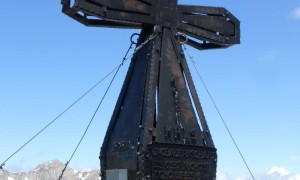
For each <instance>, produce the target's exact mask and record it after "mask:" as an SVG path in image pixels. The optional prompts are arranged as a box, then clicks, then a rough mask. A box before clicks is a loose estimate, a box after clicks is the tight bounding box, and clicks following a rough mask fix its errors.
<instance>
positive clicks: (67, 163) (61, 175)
mask: <svg viewBox="0 0 300 180" xmlns="http://www.w3.org/2000/svg"><path fill="white" fill-rule="evenodd" d="M134 35H135V34H134ZM153 38H154V36H150V37H149V38H148V39H147V40H146V41H145V42H144V43H142V44H141V45H140V46H138V47H137V48H136V49H135V50H134V53H136V52H137V51H138V50H140V49H141V48H142V47H143V46H144V45H145V44H147V43H148V42H149V41H150V40H151V39H153ZM133 44H135V43H134V42H133V41H131V44H130V47H129V48H128V50H127V52H126V54H125V56H124V58H123V61H122V63H121V64H120V65H119V67H118V68H117V71H116V72H115V74H114V76H113V78H112V80H111V81H110V83H109V85H108V87H107V89H106V91H105V93H104V95H103V97H102V99H101V101H100V103H99V104H98V106H97V108H96V110H95V112H94V114H93V116H92V118H91V119H90V121H89V123H88V125H87V127H86V129H85V131H84V133H83V135H82V136H81V138H80V140H79V142H78V144H77V146H76V148H75V150H74V151H73V153H72V155H71V157H70V159H69V160H68V161H67V162H66V164H65V167H64V168H63V170H62V172H61V174H60V176H59V178H58V180H61V179H62V177H63V174H64V172H65V170H66V168H67V167H68V165H69V163H70V162H71V160H72V159H73V157H74V155H75V153H76V151H77V149H78V148H79V146H80V144H81V142H82V140H83V138H84V137H85V135H86V133H87V131H88V129H89V128H90V125H91V124H92V122H93V120H94V118H95V116H96V114H97V112H98V110H99V108H100V106H101V104H102V102H103V100H104V99H105V97H106V95H107V93H108V91H109V89H110V87H111V85H112V83H113V82H114V80H115V78H116V76H117V74H118V72H119V70H120V68H121V66H122V65H123V63H124V62H125V61H126V60H127V59H128V58H129V57H131V56H132V55H133V54H132V55H131V56H129V57H128V58H126V56H127V55H128V53H129V51H130V49H132V45H133Z"/></svg>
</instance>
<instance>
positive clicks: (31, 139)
mask: <svg viewBox="0 0 300 180" xmlns="http://www.w3.org/2000/svg"><path fill="white" fill-rule="evenodd" d="M154 37H155V35H154V34H153V35H151V36H150V37H149V38H148V39H147V40H146V41H145V42H143V43H141V45H139V46H138V47H136V48H135V50H134V52H133V53H132V54H131V55H130V56H128V57H127V58H125V59H123V60H122V62H121V63H120V64H119V65H118V66H116V67H115V68H113V69H112V70H111V71H110V72H109V73H108V74H107V75H106V76H104V77H103V78H102V79H101V80H99V81H98V82H97V83H96V84H95V85H94V86H92V87H91V88H90V89H89V90H87V91H86V92H85V93H84V94H83V95H81V96H80V97H79V98H78V99H76V100H75V101H74V102H73V103H72V104H71V105H69V106H68V107H67V108H66V109H65V110H63V111H62V112H61V113H60V114H59V115H58V116H56V117H55V118H54V119H53V120H52V121H50V122H49V123H48V124H47V125H46V126H44V127H43V128H42V129H41V130H40V131H38V132H37V133H36V134H35V135H34V136H33V137H32V138H30V139H29V140H28V141H26V142H25V143H24V144H23V145H22V146H21V147H19V148H18V149H17V150H16V151H15V152H13V153H12V154H11V155H10V156H9V157H8V158H7V159H5V160H4V161H3V162H2V163H1V164H0V169H3V166H5V164H6V162H7V161H8V160H10V159H11V158H12V157H13V156H14V155H16V154H17V153H18V152H19V151H21V150H22V149H23V148H24V147H26V146H27V145H28V144H29V143H30V142H31V141H33V140H34V139H35V138H36V137H37V136H39V135H40V134H41V133H42V132H44V131H45V130H46V129H47V128H48V127H49V126H51V125H52V124H53V123H54V122H56V121H57V120H58V119H59V118H60V117H61V116H62V115H63V114H65V113H66V112H67V111H68V110H70V109H71V108H72V107H73V106H74V105H75V104H77V103H78V102H79V101H80V100H82V99H83V98H84V97H85V96H86V95H87V94H89V93H90V92H91V91H92V90H94V89H95V88H96V87H97V86H98V85H99V84H101V83H102V82H103V81H104V80H105V79H106V78H107V77H108V76H110V75H111V74H112V73H113V72H114V71H116V70H117V69H118V68H119V67H120V66H122V65H123V64H124V62H126V61H128V59H130V58H131V57H132V56H133V55H134V54H135V53H136V52H138V50H140V49H141V48H142V47H143V46H144V45H145V44H147V43H148V42H149V41H150V40H152V39H153V38H154ZM128 53H129V50H128V51H127V53H126V54H128Z"/></svg>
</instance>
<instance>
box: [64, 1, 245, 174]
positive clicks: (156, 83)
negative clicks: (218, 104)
mask: <svg viewBox="0 0 300 180" xmlns="http://www.w3.org/2000/svg"><path fill="white" fill-rule="evenodd" d="M62 4H63V12H64V13H65V14H67V15H68V16H70V17H72V18H74V19H75V20H77V21H79V22H81V23H83V24H85V25H87V26H96V27H112V28H141V29H142V32H141V35H140V38H139V41H138V44H137V45H138V46H139V45H140V44H142V43H143V42H144V41H146V40H147V39H149V37H154V38H152V39H151V40H150V42H148V43H147V44H146V45H144V46H143V47H142V48H141V49H140V50H139V51H138V52H137V53H136V54H135V56H134V57H133V58H132V61H131V65H130V67H129V70H128V73H127V76H126V79H125V82H124V85H123V87H122V90H121V93H120V95H119V99H118V101H117V104H116V107H115V110H114V112H113V115H112V118H111V121H110V124H109V127H108V130H107V133H106V136H105V139H104V142H103V145H102V148H101V153H100V160H101V174H102V178H103V179H108V180H109V179H110V178H112V177H113V176H114V175H116V174H117V173H120V172H124V173H125V174H127V175H126V177H128V178H129V179H130V180H132V179H154V180H156V179H164V180H171V179H172V180H173V179H178V180H179V179H180V180H185V179H186V180H192V179H197V180H212V179H215V178H216V163H217V154H216V149H215V147H214V143H213V140H212V137H211V134H210V131H209V128H208V125H207V122H206V119H205V116H204V114H203V111H202V107H201V104H200V101H199V99H198V95H197V92H196V89H195V86H194V83H193V81H192V77H191V74H190V71H189V68H188V66H187V63H186V60H185V57H184V53H183V51H182V47H181V45H180V43H181V42H182V41H184V42H185V43H187V44H189V45H191V46H193V47H195V48H197V49H200V50H204V49H213V48H226V47H229V46H231V45H234V44H238V43H239V42H240V29H239V21H238V20H237V19H236V18H235V17H234V16H233V15H232V14H231V13H230V12H228V11H227V10H226V9H224V8H218V7H203V6H188V5H178V4H177V0H75V2H73V3H71V0H62ZM153 35H154V36H153Z"/></svg>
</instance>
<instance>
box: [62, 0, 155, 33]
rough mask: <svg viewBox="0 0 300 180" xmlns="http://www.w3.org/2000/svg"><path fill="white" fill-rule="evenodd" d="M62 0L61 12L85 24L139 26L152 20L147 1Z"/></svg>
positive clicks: (117, 26) (112, 26)
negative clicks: (73, 1) (72, 2)
mask: <svg viewBox="0 0 300 180" xmlns="http://www.w3.org/2000/svg"><path fill="white" fill-rule="evenodd" d="M70 1H71V0H62V4H63V12H64V13H65V14H67V15H68V16H70V17H72V18H73V19H75V20H77V21H79V22H81V23H82V24H84V25H86V26H99V27H110V28H141V27H142V24H145V23H149V24H152V23H153V22H154V20H153V17H152V16H151V8H150V3H148V1H136V0H129V1H127V2H126V3H123V1H106V0H76V1H75V3H74V4H73V5H71V4H70Z"/></svg>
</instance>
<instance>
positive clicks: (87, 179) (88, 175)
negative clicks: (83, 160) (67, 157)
mask: <svg viewBox="0 0 300 180" xmlns="http://www.w3.org/2000/svg"><path fill="white" fill-rule="evenodd" d="M63 168H64V164H63V163H62V162H60V161H57V160H54V161H48V162H45V163H42V164H40V165H38V166H37V167H36V168H35V169H34V170H32V171H29V172H20V173H11V172H8V171H6V170H4V169H0V180H58V178H59V176H60V174H61V171H62V169H63ZM99 174H100V171H99V170H93V171H88V172H81V171H78V170H75V169H72V168H69V167H68V168H67V169H66V170H65V173H64V176H63V178H62V180H100V179H101V178H100V177H99Z"/></svg>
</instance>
